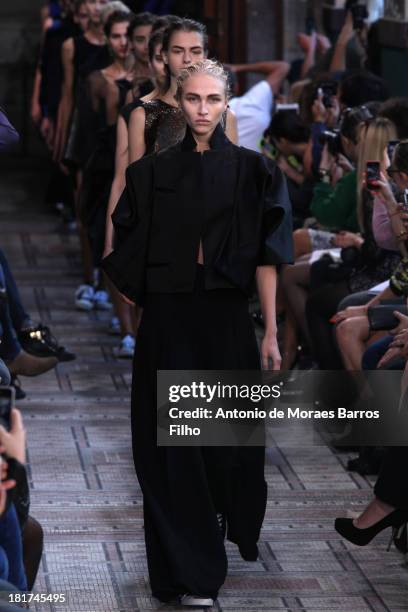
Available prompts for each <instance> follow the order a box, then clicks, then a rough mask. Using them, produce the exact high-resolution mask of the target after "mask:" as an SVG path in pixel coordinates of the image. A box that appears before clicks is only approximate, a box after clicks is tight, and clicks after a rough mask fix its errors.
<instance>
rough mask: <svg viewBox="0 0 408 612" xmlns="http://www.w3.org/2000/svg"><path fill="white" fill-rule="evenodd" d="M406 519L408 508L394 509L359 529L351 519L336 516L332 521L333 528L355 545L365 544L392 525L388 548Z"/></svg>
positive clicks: (407, 518) (407, 517)
mask: <svg viewBox="0 0 408 612" xmlns="http://www.w3.org/2000/svg"><path fill="white" fill-rule="evenodd" d="M407 521H408V510H398V509H397V510H394V511H393V512H391V513H390V514H387V516H385V517H384V518H383V519H381V521H378V522H377V523H374V525H371V527H367V528H366V529H359V528H358V527H355V526H354V525H353V519H349V518H337V519H336V520H335V522H334V528H335V530H336V531H337V533H339V534H340V535H341V536H342V537H343V538H345V539H346V540H348V541H349V542H352V543H353V544H356V545H357V546H366V544H368V543H369V542H371V540H372V539H373V538H375V536H376V535H378V534H379V533H380V532H381V531H383V530H384V529H387V527H392V535H391V539H390V542H389V544H388V547H387V551H388V550H390V548H391V544H392V541H393V540H395V538H396V537H397V535H398V531H399V529H400V527H402V525H403V524H404V523H406V522H407Z"/></svg>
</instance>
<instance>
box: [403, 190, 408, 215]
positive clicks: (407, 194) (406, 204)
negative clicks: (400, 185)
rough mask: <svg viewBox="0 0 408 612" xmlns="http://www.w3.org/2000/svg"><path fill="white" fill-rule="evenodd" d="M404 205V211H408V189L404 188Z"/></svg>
mask: <svg viewBox="0 0 408 612" xmlns="http://www.w3.org/2000/svg"><path fill="white" fill-rule="evenodd" d="M402 205H403V211H404V212H408V189H404V191H403V192H402Z"/></svg>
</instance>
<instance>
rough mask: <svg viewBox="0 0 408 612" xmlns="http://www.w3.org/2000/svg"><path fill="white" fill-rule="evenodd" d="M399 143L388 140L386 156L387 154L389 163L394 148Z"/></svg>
mask: <svg viewBox="0 0 408 612" xmlns="http://www.w3.org/2000/svg"><path fill="white" fill-rule="evenodd" d="M399 142H400V141H399V140H390V141H389V143H388V144H387V154H388V157H389V160H390V162H391V161H392V157H393V155H394V150H395V147H396V146H397V145H398V144H399Z"/></svg>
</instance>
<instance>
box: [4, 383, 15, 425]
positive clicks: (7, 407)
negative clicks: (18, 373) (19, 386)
mask: <svg viewBox="0 0 408 612" xmlns="http://www.w3.org/2000/svg"><path fill="white" fill-rule="evenodd" d="M15 399H16V392H15V389H14V387H0V425H3V427H4V428H5V429H7V431H9V430H10V414H11V409H12V408H13V406H14V404H15Z"/></svg>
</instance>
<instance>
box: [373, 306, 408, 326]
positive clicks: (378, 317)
mask: <svg viewBox="0 0 408 612" xmlns="http://www.w3.org/2000/svg"><path fill="white" fill-rule="evenodd" d="M395 311H398V312H401V313H402V314H404V315H408V308H407V307H406V306H405V305H403V304H395V303H394V304H379V305H378V306H371V307H369V308H368V311H367V316H368V322H369V325H370V330H371V331H376V330H388V329H393V328H394V327H397V325H398V323H399V320H398V319H397V317H396V316H395V315H394V312H395Z"/></svg>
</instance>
